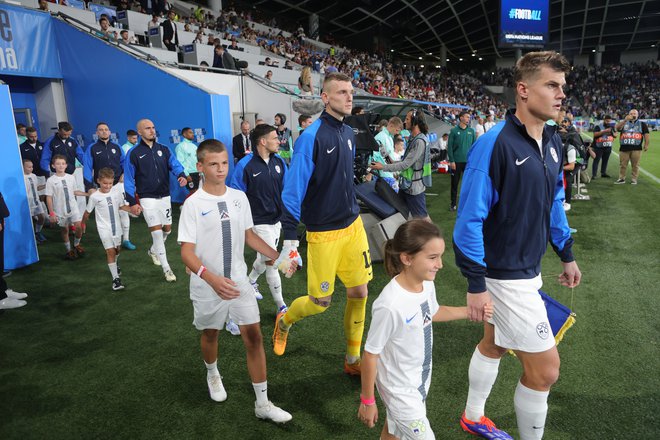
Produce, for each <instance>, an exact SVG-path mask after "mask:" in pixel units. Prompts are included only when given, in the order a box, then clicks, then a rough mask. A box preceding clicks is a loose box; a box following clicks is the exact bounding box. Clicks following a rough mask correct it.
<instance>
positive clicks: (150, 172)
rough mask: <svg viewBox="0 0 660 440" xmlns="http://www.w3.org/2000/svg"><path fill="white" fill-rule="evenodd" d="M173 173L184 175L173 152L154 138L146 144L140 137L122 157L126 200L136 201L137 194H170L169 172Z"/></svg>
mask: <svg viewBox="0 0 660 440" xmlns="http://www.w3.org/2000/svg"><path fill="white" fill-rule="evenodd" d="M169 172H171V173H172V174H173V175H174V176H175V177H185V176H186V174H185V173H184V172H183V166H181V164H180V163H179V161H178V160H177V159H176V157H175V156H174V154H172V152H171V151H170V149H169V148H167V147H166V146H165V145H163V144H159V143H158V142H154V145H153V147H152V148H149V146H148V145H147V144H145V143H144V141H143V140H140V143H139V144H137V145H136V146H135V147H133V148H131V149H130V150H129V152H128V157H126V159H125V160H124V192H125V193H126V201H128V203H129V204H130V205H131V206H133V205H135V204H137V200H136V199H135V196H136V195H137V196H139V197H140V198H143V199H144V198H154V199H158V198H162V197H168V196H169V195H170V180H169V176H168V173H169Z"/></svg>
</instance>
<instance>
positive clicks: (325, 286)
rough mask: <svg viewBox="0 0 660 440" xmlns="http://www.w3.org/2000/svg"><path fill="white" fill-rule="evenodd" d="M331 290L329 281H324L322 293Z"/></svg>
mask: <svg viewBox="0 0 660 440" xmlns="http://www.w3.org/2000/svg"><path fill="white" fill-rule="evenodd" d="M329 289H330V283H329V282H327V281H323V282H322V283H321V292H327V291H328V290H329Z"/></svg>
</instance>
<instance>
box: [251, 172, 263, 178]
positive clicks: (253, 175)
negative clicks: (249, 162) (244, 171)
mask: <svg viewBox="0 0 660 440" xmlns="http://www.w3.org/2000/svg"><path fill="white" fill-rule="evenodd" d="M259 174H261V171H259V172H258V173H257V174H252V177H257V176H258V175H259Z"/></svg>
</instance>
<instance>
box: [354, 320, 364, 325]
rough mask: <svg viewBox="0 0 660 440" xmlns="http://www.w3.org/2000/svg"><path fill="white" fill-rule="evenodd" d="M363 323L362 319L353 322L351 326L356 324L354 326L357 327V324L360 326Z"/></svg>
mask: <svg viewBox="0 0 660 440" xmlns="http://www.w3.org/2000/svg"><path fill="white" fill-rule="evenodd" d="M363 322H364V319H363V320H362V321H353V324H356V325H357V324H361V323H363Z"/></svg>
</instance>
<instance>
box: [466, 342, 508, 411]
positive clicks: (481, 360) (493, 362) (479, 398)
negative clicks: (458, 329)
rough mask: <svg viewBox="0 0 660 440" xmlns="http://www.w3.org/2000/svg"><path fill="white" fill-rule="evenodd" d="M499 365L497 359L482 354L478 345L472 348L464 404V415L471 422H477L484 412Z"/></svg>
mask: <svg viewBox="0 0 660 440" xmlns="http://www.w3.org/2000/svg"><path fill="white" fill-rule="evenodd" d="M499 366H500V360H499V359H492V358H489V357H487V356H484V355H483V354H481V352H480V351H479V347H477V348H475V349H474V353H473V354H472V359H471V360H470V368H469V369H468V378H469V381H470V388H469V390H468V397H467V403H466V404H465V417H467V418H468V419H469V420H472V421H473V422H478V421H479V420H480V419H481V417H483V416H484V414H485V407H486V399H488V396H489V395H490V390H491V389H492V388H493V384H494V383H495V379H497V373H498V370H499Z"/></svg>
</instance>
